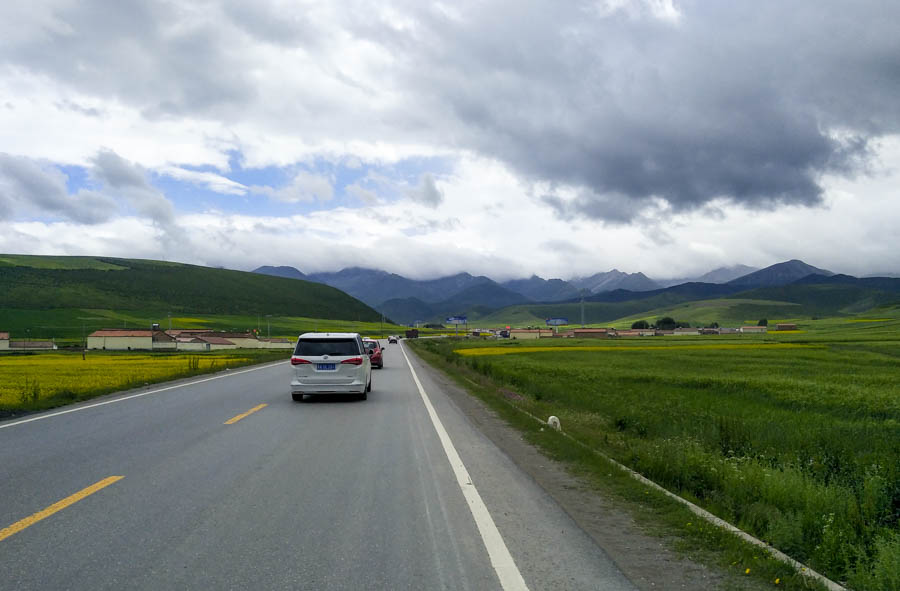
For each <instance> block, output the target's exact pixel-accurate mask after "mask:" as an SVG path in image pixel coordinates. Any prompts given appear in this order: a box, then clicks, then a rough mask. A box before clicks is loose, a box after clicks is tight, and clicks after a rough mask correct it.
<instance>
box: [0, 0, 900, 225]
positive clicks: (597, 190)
mask: <svg viewBox="0 0 900 591" xmlns="http://www.w3.org/2000/svg"><path fill="white" fill-rule="evenodd" d="M661 4H662V3H660V2H654V1H651V0H646V1H641V0H635V1H633V2H630V3H627V2H603V1H599V2H582V3H560V2H555V1H549V0H547V1H541V0H534V1H531V2H523V3H517V4H516V5H515V8H514V9H511V8H510V5H509V4H508V3H505V2H499V1H495V2H490V1H488V2H475V1H470V2H465V1H463V2H459V3H454V4H453V6H452V10H450V9H448V8H447V5H440V4H426V3H421V2H412V1H399V0H398V1H395V2H390V3H388V2H382V1H375V0H372V1H371V2H368V1H365V0H360V1H358V2H355V3H353V4H352V5H350V6H347V5H337V6H335V5H328V4H327V3H326V4H322V5H319V6H317V7H311V8H310V10H308V11H304V14H303V15H302V16H299V17H297V16H295V15H291V14H287V13H285V12H284V7H283V6H281V5H279V4H276V3H271V2H267V3H261V4H259V5H254V9H253V10H252V11H248V10H247V9H246V7H245V6H244V5H243V4H242V3H239V2H226V3H219V4H217V3H210V4H209V5H204V8H203V9H202V10H198V9H192V8H190V7H187V6H181V5H179V4H173V3H168V2H142V3H117V2H99V1H98V2H78V3H60V4H53V3H39V5H40V10H36V9H35V10H34V14H33V15H32V16H33V18H32V19H31V20H27V19H23V18H18V17H17V15H16V14H12V15H7V16H9V17H10V18H6V19H0V21H2V22H5V23H6V24H5V25H4V24H0V38H4V37H5V38H6V39H7V41H6V42H5V43H4V44H3V45H0V48H2V52H0V63H2V64H3V65H6V66H12V67H16V68H24V69H26V70H28V71H31V72H36V73H38V74H41V75H44V76H48V77H50V78H52V79H54V80H57V81H58V82H59V83H60V84H62V85H64V86H66V87H70V88H73V89H76V90H77V91H78V92H80V93H83V94H85V95H89V96H97V97H116V99H117V100H120V101H122V102H124V103H126V104H128V105H130V106H133V107H135V108H137V109H138V111H140V112H142V113H144V114H145V116H146V117H148V118H159V119H163V118H166V117H197V118H202V119H214V120H218V121H221V122H223V123H224V124H226V125H228V124H231V123H232V122H234V121H236V120H238V119H240V120H242V121H246V122H250V123H252V124H254V125H258V127H259V129H260V130H261V132H262V133H265V132H266V131H267V130H268V131H275V130H277V131H278V132H289V133H293V134H295V135H296V136H297V137H300V138H303V141H305V142H308V143H309V144H311V145H312V144H316V142H319V143H321V144H325V143H327V142H328V141H331V140H343V141H348V142H349V141H362V142H370V143H373V144H374V143H378V142H386V143H388V144H390V143H396V144H421V145H430V146H433V147H435V148H437V149H457V150H465V151H471V152H474V153H477V154H480V155H481V156H484V157H486V158H489V159H496V160H499V161H502V162H504V163H506V164H507V165H508V166H509V167H510V168H512V169H513V170H514V171H515V172H516V173H517V174H518V175H519V176H520V177H521V178H523V179H525V180H526V181H530V182H534V183H540V184H541V185H542V188H541V189H540V194H542V195H544V197H543V198H542V202H543V203H545V204H546V205H547V206H548V207H549V208H550V209H551V210H552V211H555V212H557V213H558V214H559V215H560V216H562V217H564V218H573V217H587V218H592V219H600V220H605V221H609V222H613V223H620V224H622V223H626V224H627V223H629V222H633V221H635V220H636V219H637V218H639V217H640V216H642V215H646V210H647V208H651V209H652V208H653V207H654V204H657V203H659V202H663V203H665V204H666V207H665V209H666V210H669V211H675V212H678V211H690V210H695V209H698V208H702V207H704V206H705V205H707V204H708V203H710V202H711V201H713V200H726V201H731V202H733V203H737V204H741V205H746V206H749V207H752V208H766V209H772V208H776V207H779V206H782V205H803V206H816V205H819V204H821V203H822V200H823V185H822V177H823V175H826V174H832V173H836V174H839V175H848V176H852V175H854V174H859V173H861V172H865V171H866V170H867V166H869V165H871V161H870V160H871V159H870V155H869V146H870V144H871V143H872V142H873V140H875V139H877V138H879V137H882V136H884V135H887V134H892V133H896V132H898V131H900V101H897V100H896V97H897V96H900V35H898V34H897V26H896V23H897V22H900V3H898V2H884V1H879V0H860V1H857V2H852V3H846V2H843V3H842V2H821V1H819V0H815V1H814V0H800V1H798V2H792V3H790V4H789V5H787V4H785V3H783V2H779V1H776V0H761V1H758V2H752V3H751V2H701V1H699V0H688V1H683V2H675V3H674V6H675V8H676V10H677V12H678V16H677V17H673V16H672V15H671V14H663V15H661V14H660V10H659V6H660V5H661ZM341 6H343V7H341ZM7 10H11V9H7ZM34 15H38V16H39V17H40V18H38V16H34ZM0 16H2V15H0ZM19 16H21V15H19ZM13 17H16V18H13ZM16 23H25V24H24V25H18V24H16ZM173 23H176V24H177V26H173ZM17 27H18V28H22V27H26V28H28V27H31V28H32V29H34V34H30V35H25V34H21V33H20V32H19V31H17V30H16V28H17ZM342 35H345V36H349V37H351V38H353V39H358V40H362V41H365V42H366V43H369V44H371V48H372V51H370V52H367V53H369V54H372V55H375V54H377V55H379V56H381V57H380V58H379V60H378V61H377V62H373V64H374V65H373V66H372V68H377V69H375V70H372V71H369V70H368V69H367V68H368V65H369V64H365V65H364V69H366V73H368V74H370V78H369V80H368V81H367V82H368V83H369V84H370V85H371V84H380V85H381V86H378V87H372V88H369V87H367V86H365V85H362V84H360V85H358V86H359V88H367V90H366V91H365V92H362V91H360V90H359V89H358V88H354V87H353V85H355V84H356V82H355V81H354V82H353V85H348V84H349V83H348V82H347V81H348V80H351V78H352V76H351V75H352V74H353V72H352V66H353V65H352V64H345V63H342V54H341V53H340V49H336V48H335V46H334V44H333V43H332V41H333V40H334V39H338V38H340V37H341V36H342ZM254 43H262V44H263V45H264V46H267V47H279V48H287V49H291V50H295V51H296V52H298V53H302V54H303V55H304V56H308V57H309V58H310V59H311V60H314V61H315V62H316V63H318V64H320V65H321V70H320V71H319V74H318V76H319V78H316V77H315V76H310V77H309V78H308V79H305V80H303V85H302V87H299V88H298V87H290V88H291V89H293V90H292V94H291V100H290V101H289V102H288V103H287V104H282V103H279V110H278V114H277V117H275V116H273V115H272V112H273V108H272V106H271V102H272V101H271V99H272V98H276V97H273V96H268V97H267V96H264V95H261V94H260V93H261V92H262V91H261V90H260V87H261V85H260V84H258V83H257V80H256V78H255V76H256V72H257V71H258V66H259V65H260V64H258V63H255V62H254V59H257V57H258V55H259V54H258V53H254V52H253V51H245V50H244V49H246V48H249V47H255V45H253V44H254ZM242 44H244V45H242ZM248 44H249V45H248ZM283 68H284V71H285V72H289V71H290V68H291V63H290V62H289V61H286V62H285V63H284V64H283ZM345 71H346V72H350V73H349V74H348V73H346V72H345ZM351 81H352V80H351ZM326 83H327V84H326ZM334 84H339V85H342V86H341V88H342V89H346V90H345V91H342V92H341V93H339V97H340V100H333V99H334V97H333V96H332V95H328V96H327V97H324V96H323V95H322V94H319V93H317V92H316V90H317V89H319V88H320V87H322V86H326V85H334ZM279 96H280V95H279ZM291 109H293V111H292V110H291ZM267 126H269V127H268V129H267ZM97 165H98V166H101V165H102V164H101V163H100V160H99V159H98V160H97ZM125 173H126V174H127V171H125ZM108 181H109V183H110V186H115V185H114V183H115V182H118V181H117V177H115V176H110V177H109V179H108ZM123 182H124V181H123ZM546 187H549V189H546ZM561 188H564V189H567V190H566V191H562V190H557V189H561ZM419 189H420V190H418V192H417V193H416V195H417V196H419V197H421V199H420V200H421V201H422V202H423V203H426V204H430V205H434V204H436V203H439V202H440V194H439V193H438V192H436V187H434V184H433V181H432V182H431V184H430V185H429V184H428V183H427V182H425V181H423V184H422V186H421V187H420V188H419ZM572 195H575V196H576V197H572ZM156 205H159V206H160V209H159V211H157V212H155V213H154V214H153V215H154V216H159V215H164V214H165V212H164V211H163V210H164V209H165V207H164V206H163V204H162V202H160V201H159V200H157V201H156ZM0 207H2V204H0ZM151 209H152V208H151ZM148 212H149V210H148Z"/></svg>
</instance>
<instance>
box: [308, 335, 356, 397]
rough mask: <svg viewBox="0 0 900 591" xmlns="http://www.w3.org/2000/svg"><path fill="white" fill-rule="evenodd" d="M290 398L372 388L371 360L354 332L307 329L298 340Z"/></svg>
mask: <svg viewBox="0 0 900 591" xmlns="http://www.w3.org/2000/svg"><path fill="white" fill-rule="evenodd" d="M291 365H292V366H293V367H294V379H293V380H291V397H292V398H293V399H294V400H296V401H301V400H303V395H304V394H358V395H359V397H360V398H362V399H363V400H365V399H366V398H367V397H368V393H369V392H371V391H372V362H371V361H370V360H369V355H368V352H367V351H366V347H365V345H364V344H363V340H362V337H360V336H359V333H355V332H330V333H329V332H307V333H304V334H302V335H300V337H299V338H298V339H297V345H296V346H295V347H294V354H293V355H292V356H291Z"/></svg>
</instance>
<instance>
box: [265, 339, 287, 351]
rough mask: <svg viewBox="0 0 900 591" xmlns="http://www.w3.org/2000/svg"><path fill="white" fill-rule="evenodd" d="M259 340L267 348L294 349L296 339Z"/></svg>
mask: <svg viewBox="0 0 900 591" xmlns="http://www.w3.org/2000/svg"><path fill="white" fill-rule="evenodd" d="M259 342H260V343H262V346H263V347H265V348H266V349H293V348H294V341H292V340H290V339H278V338H271V339H259Z"/></svg>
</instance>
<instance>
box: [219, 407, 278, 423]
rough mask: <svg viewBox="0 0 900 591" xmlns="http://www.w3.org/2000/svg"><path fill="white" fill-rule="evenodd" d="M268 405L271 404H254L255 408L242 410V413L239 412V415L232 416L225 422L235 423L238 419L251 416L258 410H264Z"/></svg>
mask: <svg viewBox="0 0 900 591" xmlns="http://www.w3.org/2000/svg"><path fill="white" fill-rule="evenodd" d="M267 406H269V405H268V404H260V405H259V406H254V407H253V408H251V409H250V410H248V411H247V412H242V413H241V414H239V415H238V416H236V417H232V418H230V419H228V420H227V421H225V424H226V425H233V424H235V423H237V422H238V421H240V420H241V419H243V418H244V417H247V416H250V415H252V414H253V413H255V412H256V411H258V410H262V409H264V408H265V407H267Z"/></svg>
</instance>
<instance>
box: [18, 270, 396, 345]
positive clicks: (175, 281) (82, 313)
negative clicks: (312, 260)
mask: <svg viewBox="0 0 900 591" xmlns="http://www.w3.org/2000/svg"><path fill="white" fill-rule="evenodd" d="M0 285H2V286H3V288H2V290H0V329H2V330H10V331H19V329H20V328H21V329H24V328H28V324H31V325H32V326H33V323H34V322H35V321H36V320H35V319H40V320H41V321H43V324H45V325H48V326H53V325H54V324H55V325H56V326H58V327H59V328H60V329H66V330H63V331H62V333H65V334H59V331H58V332H57V333H55V334H54V336H60V337H63V336H72V335H71V334H70V333H71V332H72V331H73V330H74V328H73V325H79V327H78V330H77V331H75V332H77V333H79V334H80V332H81V328H80V325H81V324H84V323H86V324H87V325H88V327H89V328H90V327H94V328H96V327H98V326H97V325H98V323H100V322H105V326H116V325H117V324H112V323H110V322H108V321H107V319H111V318H119V317H124V318H126V320H125V322H127V318H138V319H144V318H155V319H156V321H157V322H159V321H161V319H162V320H164V319H166V318H168V317H169V316H172V317H183V316H191V315H202V316H207V317H208V316H212V315H221V316H233V317H252V318H253V319H254V322H253V324H254V325H255V324H256V323H257V322H256V319H257V318H258V317H265V316H267V315H271V316H290V317H306V318H320V319H331V320H346V321H355V322H378V321H380V320H381V314H380V313H379V312H376V311H375V310H373V309H372V308H370V307H369V306H367V305H366V304H364V303H362V302H360V301H359V300H357V299H355V298H353V297H351V296H349V295H347V294H345V293H344V292H342V291H340V290H338V289H335V288H333V287H330V286H327V285H323V284H321V283H312V282H308V281H302V280H298V279H287V278H283V277H272V276H268V275H261V274H258V273H247V272H243V271H231V270H227V269H213V268H210V267H201V266H197V265H186V264H181V263H170V262H163V261H151V260H134V259H117V258H106V257H40V256H24V255H0ZM86 311H90V312H89V313H88V312H86ZM73 320H78V322H73ZM86 321H90V322H86ZM48 322H49V323H50V324H47V323H48ZM262 322H263V324H265V320H263V321H262ZM118 325H119V326H121V324H118ZM101 326H103V325H101ZM31 334H32V336H39V335H36V334H35V333H33V332H32V333H31Z"/></svg>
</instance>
